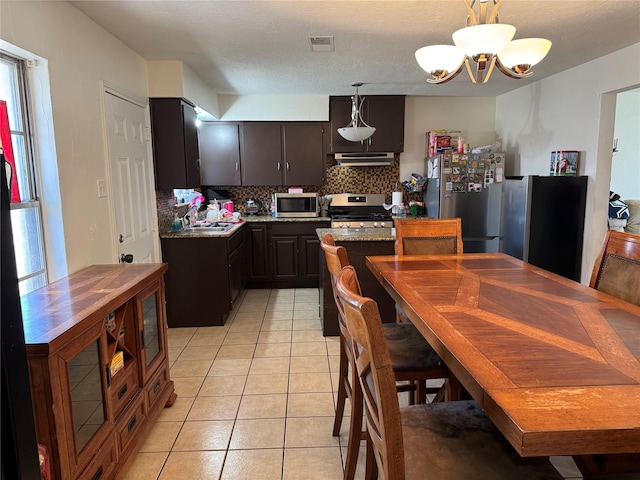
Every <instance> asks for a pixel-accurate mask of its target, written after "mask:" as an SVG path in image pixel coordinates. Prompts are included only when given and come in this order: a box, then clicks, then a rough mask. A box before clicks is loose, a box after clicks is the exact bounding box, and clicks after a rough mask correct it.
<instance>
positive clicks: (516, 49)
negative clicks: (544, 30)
mask: <svg viewBox="0 0 640 480" xmlns="http://www.w3.org/2000/svg"><path fill="white" fill-rule="evenodd" d="M550 49H551V42H550V41H549V40H547V39H546V38H522V39H520V40H514V41H512V42H510V43H509V44H508V45H507V46H506V47H505V48H504V49H503V50H501V51H500V53H498V60H500V63H501V64H502V65H503V66H504V67H506V68H509V69H513V68H514V67H515V68H517V67H518V66H519V65H528V67H532V66H534V65H536V64H537V63H540V61H542V59H543V58H544V57H545V56H546V55H547V53H549V50H550Z"/></svg>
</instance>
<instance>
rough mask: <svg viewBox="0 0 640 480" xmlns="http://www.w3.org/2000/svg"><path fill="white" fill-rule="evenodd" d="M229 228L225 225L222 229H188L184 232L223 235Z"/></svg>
mask: <svg viewBox="0 0 640 480" xmlns="http://www.w3.org/2000/svg"><path fill="white" fill-rule="evenodd" d="M229 228H230V227H229V226H228V225H225V226H224V227H188V228H185V230H184V231H185V232H194V233H195V232H197V233H207V232H209V233H224V232H226V231H227V230H229Z"/></svg>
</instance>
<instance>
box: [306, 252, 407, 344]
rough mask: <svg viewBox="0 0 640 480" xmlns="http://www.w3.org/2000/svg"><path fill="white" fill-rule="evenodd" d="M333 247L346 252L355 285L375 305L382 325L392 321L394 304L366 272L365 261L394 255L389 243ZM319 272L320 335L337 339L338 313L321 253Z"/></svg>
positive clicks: (374, 279)
mask: <svg viewBox="0 0 640 480" xmlns="http://www.w3.org/2000/svg"><path fill="white" fill-rule="evenodd" d="M336 245H340V246H343V247H344V248H345V249H346V250H347V255H348V256H349V263H351V265H353V267H354V268H355V269H356V273H357V274H358V281H359V282H360V288H361V289H362V294H363V295H364V296H365V297H370V298H373V299H374V300H375V301H376V303H377V304H378V309H379V310H380V316H381V317H382V320H383V321H384V322H394V321H395V318H396V316H395V302H394V301H393V299H392V298H391V297H390V296H389V294H388V293H387V292H386V290H385V289H384V287H383V286H382V284H381V283H380V282H379V281H378V280H377V279H376V277H374V276H373V274H372V273H371V271H370V270H369V269H368V268H367V265H366V261H367V256H368V255H393V252H394V248H393V242H392V241H371V242H368V241H355V242H350V241H336ZM320 252H321V253H319V255H320V261H321V263H320V264H319V266H320V265H321V268H322V270H323V274H322V279H321V281H320V280H318V283H317V284H316V285H318V284H319V285H320V297H321V299H322V300H321V302H320V318H321V319H322V334H323V335H324V336H335V335H340V327H339V326H338V309H337V308H336V303H335V300H334V298H333V290H332V288H331V277H330V276H329V270H327V264H326V261H325V259H324V252H322V251H321V250H320Z"/></svg>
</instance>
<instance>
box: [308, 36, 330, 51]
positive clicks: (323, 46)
mask: <svg viewBox="0 0 640 480" xmlns="http://www.w3.org/2000/svg"><path fill="white" fill-rule="evenodd" d="M307 41H308V42H309V46H310V47H311V51H312V52H333V51H334V50H335V49H334V46H333V35H330V36H324V37H307Z"/></svg>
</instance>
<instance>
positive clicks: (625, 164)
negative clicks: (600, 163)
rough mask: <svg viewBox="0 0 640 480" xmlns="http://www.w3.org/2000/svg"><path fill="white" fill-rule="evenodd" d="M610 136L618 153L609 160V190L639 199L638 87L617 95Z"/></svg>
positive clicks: (639, 140) (639, 133)
mask: <svg viewBox="0 0 640 480" xmlns="http://www.w3.org/2000/svg"><path fill="white" fill-rule="evenodd" d="M613 137H614V138H617V139H618V153H616V154H615V155H614V156H613V159H612V160H611V190H612V191H614V192H616V193H618V194H619V195H620V198H621V199H623V200H627V199H640V88H636V89H634V90H629V91H627V92H621V93H619V94H618V95H617V97H616V124H615V129H614V133H613Z"/></svg>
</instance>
